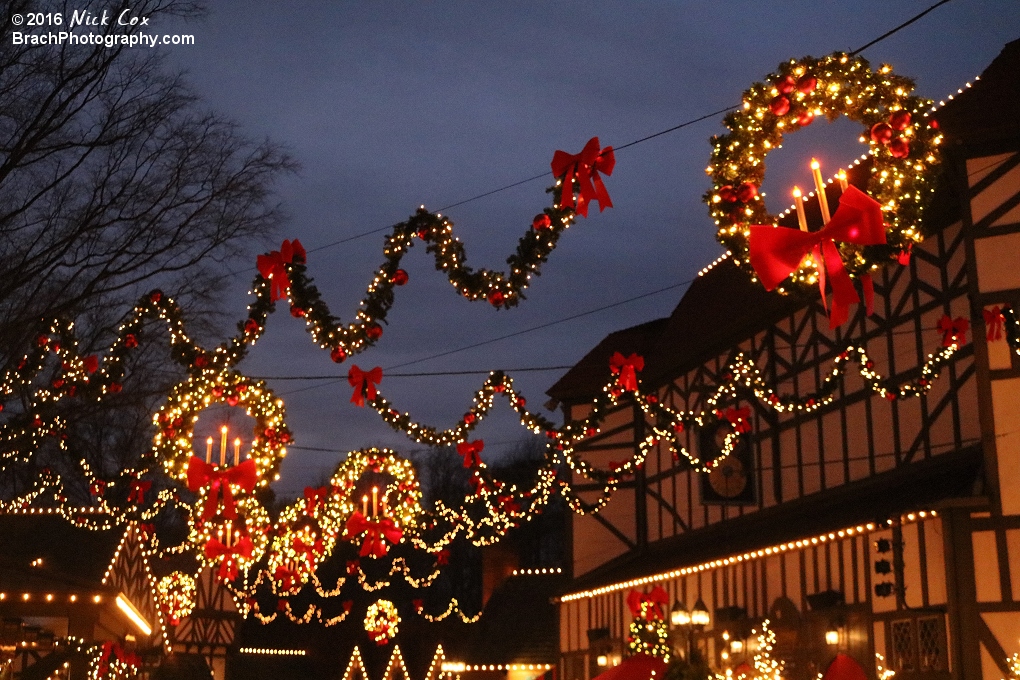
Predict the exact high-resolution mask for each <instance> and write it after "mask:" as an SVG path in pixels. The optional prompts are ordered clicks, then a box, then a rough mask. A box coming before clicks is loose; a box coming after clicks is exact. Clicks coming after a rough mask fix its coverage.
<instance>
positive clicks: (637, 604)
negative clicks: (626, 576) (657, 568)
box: [627, 586, 669, 620]
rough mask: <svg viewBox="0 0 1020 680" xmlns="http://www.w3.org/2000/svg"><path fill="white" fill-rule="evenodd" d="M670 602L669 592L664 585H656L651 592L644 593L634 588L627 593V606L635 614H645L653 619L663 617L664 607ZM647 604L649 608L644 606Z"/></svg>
mask: <svg viewBox="0 0 1020 680" xmlns="http://www.w3.org/2000/svg"><path fill="white" fill-rule="evenodd" d="M668 604H669V594H668V593H667V592H666V591H665V590H664V589H663V587H662V586H655V587H654V588H652V592H650V593H642V592H641V591H640V590H632V591H630V592H629V593H627V607H628V608H629V609H630V613H631V614H633V615H634V616H642V609H644V616H646V617H648V619H649V620H651V619H661V618H662V607H664V606H666V605H668ZM643 605H647V608H645V607H643Z"/></svg>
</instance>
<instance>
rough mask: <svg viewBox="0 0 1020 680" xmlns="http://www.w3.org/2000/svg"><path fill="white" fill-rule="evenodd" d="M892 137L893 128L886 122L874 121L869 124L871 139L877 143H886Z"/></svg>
mask: <svg viewBox="0 0 1020 680" xmlns="http://www.w3.org/2000/svg"><path fill="white" fill-rule="evenodd" d="M892 138H893V129H892V128H891V127H889V125H888V124H887V123H875V124H874V125H872V126H871V141H873V142H875V143H877V144H888V143H889V142H890V141H892Z"/></svg>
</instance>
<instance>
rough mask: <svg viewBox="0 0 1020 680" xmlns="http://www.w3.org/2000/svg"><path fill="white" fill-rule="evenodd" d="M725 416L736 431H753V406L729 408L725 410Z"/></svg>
mask: <svg viewBox="0 0 1020 680" xmlns="http://www.w3.org/2000/svg"><path fill="white" fill-rule="evenodd" d="M723 418H725V419H726V420H728V421H729V423H730V425H732V426H733V430H734V431H735V432H740V433H744V432H750V431H751V408H750V407H749V406H742V407H740V408H732V407H731V408H728V409H726V410H725V411H724V412H723Z"/></svg>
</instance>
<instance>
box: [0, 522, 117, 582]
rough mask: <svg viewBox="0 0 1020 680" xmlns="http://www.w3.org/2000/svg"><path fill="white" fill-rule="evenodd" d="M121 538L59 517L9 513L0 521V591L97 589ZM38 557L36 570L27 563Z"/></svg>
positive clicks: (109, 532) (115, 533)
mask: <svg viewBox="0 0 1020 680" xmlns="http://www.w3.org/2000/svg"><path fill="white" fill-rule="evenodd" d="M121 536H123V531H122V530H121V529H119V528H118V529H112V530H109V531H94V530H91V529H83V528H79V527H76V526H74V525H73V524H71V523H70V522H68V521H67V520H66V519H64V518H63V517H61V516H60V515H50V514H46V515H35V514H23V513H19V514H10V515H3V516H2V521H0V589H12V590H24V591H26V592H33V591H38V590H44V589H45V590H55V591H61V590H74V589H82V588H87V589H90V590H101V589H103V588H104V586H103V585H102V581H103V575H104V574H105V572H106V568H107V567H108V566H109V564H110V560H111V559H112V558H113V553H114V550H116V548H117V544H118V542H119V541H120V539H121ZM40 558H41V559H42V563H41V564H40V565H39V566H32V561H33V560H37V559H40Z"/></svg>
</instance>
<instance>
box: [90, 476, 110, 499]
mask: <svg viewBox="0 0 1020 680" xmlns="http://www.w3.org/2000/svg"><path fill="white" fill-rule="evenodd" d="M104 491H106V481H105V480H103V479H94V480H92V483H91V484H89V493H90V494H92V495H93V496H102V495H103V492H104Z"/></svg>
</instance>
